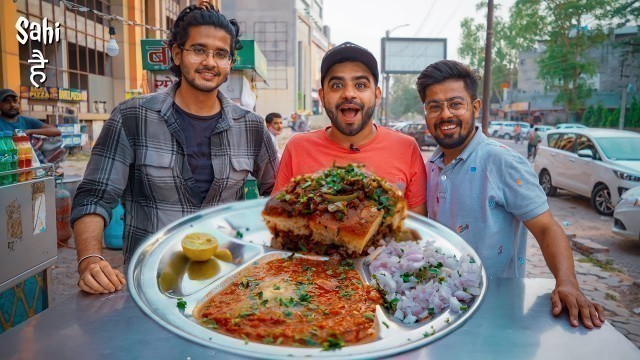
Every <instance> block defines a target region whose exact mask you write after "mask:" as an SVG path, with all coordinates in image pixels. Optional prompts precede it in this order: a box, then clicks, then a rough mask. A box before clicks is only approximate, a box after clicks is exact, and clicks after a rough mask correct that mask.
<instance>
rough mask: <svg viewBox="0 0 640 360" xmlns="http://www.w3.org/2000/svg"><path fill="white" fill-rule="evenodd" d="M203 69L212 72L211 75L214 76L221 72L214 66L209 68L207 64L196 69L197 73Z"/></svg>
mask: <svg viewBox="0 0 640 360" xmlns="http://www.w3.org/2000/svg"><path fill="white" fill-rule="evenodd" d="M203 71H206V72H210V73H213V75H215V76H220V75H221V74H222V73H221V72H220V71H218V70H216V69H215V68H210V67H207V66H205V67H201V68H200V69H198V70H196V72H197V73H199V72H203Z"/></svg>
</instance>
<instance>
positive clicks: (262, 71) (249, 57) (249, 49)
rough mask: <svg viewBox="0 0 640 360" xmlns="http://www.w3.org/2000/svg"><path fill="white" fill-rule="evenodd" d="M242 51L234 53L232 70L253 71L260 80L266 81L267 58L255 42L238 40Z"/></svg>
mask: <svg viewBox="0 0 640 360" xmlns="http://www.w3.org/2000/svg"><path fill="white" fill-rule="evenodd" d="M240 43H241V44H242V49H240V50H239V51H238V52H236V61H235V63H234V64H233V70H254V71H255V72H256V74H257V75H258V76H259V77H260V78H261V79H262V80H266V79H267V58H266V57H265V56H264V54H262V51H260V48H259V47H258V44H257V43H256V41H255V40H240Z"/></svg>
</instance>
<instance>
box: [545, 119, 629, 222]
mask: <svg viewBox="0 0 640 360" xmlns="http://www.w3.org/2000/svg"><path fill="white" fill-rule="evenodd" d="M533 168H534V170H535V171H536V173H537V174H539V179H540V185H541V186H542V189H543V190H544V192H545V193H546V194H547V195H548V196H554V195H555V194H556V191H557V190H558V188H560V189H565V190H569V191H572V192H575V193H577V194H580V195H584V196H588V197H589V198H591V205H592V206H593V208H594V209H595V210H596V211H597V212H598V213H599V214H602V215H608V216H611V215H613V211H614V208H615V206H616V204H618V201H620V196H621V195H622V194H623V193H624V192H625V191H627V190H628V189H631V188H633V187H636V186H638V185H640V134H638V133H635V132H632V131H623V130H611V129H590V128H581V129H578V128H576V129H568V130H550V131H548V132H547V133H546V139H545V140H543V141H542V143H541V144H540V146H539V147H538V154H537V156H536V159H535V161H534V162H533Z"/></svg>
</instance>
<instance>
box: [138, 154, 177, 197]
mask: <svg viewBox="0 0 640 360" xmlns="http://www.w3.org/2000/svg"><path fill="white" fill-rule="evenodd" d="M140 155H142V156H136V167H137V169H138V170H139V171H140V173H141V177H140V183H139V185H140V187H142V189H144V193H145V195H146V196H145V197H146V198H148V199H152V200H155V201H157V202H163V203H171V204H173V205H175V204H179V200H180V198H179V195H178V191H179V186H180V184H181V180H180V175H179V174H178V173H177V171H176V169H175V156H173V155H172V154H166V153H165V154H163V153H158V152H145V153H143V154H140ZM135 195H136V194H135V192H134V196H135Z"/></svg>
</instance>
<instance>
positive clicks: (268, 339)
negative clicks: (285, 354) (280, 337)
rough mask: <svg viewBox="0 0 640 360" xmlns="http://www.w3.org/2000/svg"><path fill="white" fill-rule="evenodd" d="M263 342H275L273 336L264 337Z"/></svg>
mask: <svg viewBox="0 0 640 360" xmlns="http://www.w3.org/2000/svg"><path fill="white" fill-rule="evenodd" d="M262 342H263V343H265V344H273V338H272V337H271V336H269V337H266V338H264V339H262Z"/></svg>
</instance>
